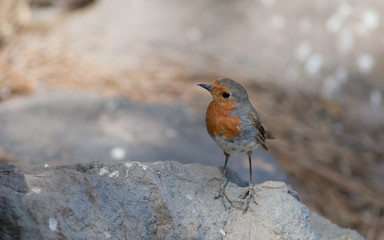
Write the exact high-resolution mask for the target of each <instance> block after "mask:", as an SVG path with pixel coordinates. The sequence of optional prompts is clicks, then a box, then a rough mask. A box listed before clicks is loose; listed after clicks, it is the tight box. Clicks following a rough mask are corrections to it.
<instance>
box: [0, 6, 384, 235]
mask: <svg viewBox="0 0 384 240" xmlns="http://www.w3.org/2000/svg"><path fill="white" fill-rule="evenodd" d="M383 12H384V2H383V1H381V0H365V1H363V0H356V1H348V0H323V1H316V0H306V1H304V0H294V1H282V0H245V1H235V0H227V1H219V0H210V1H203V0H196V1H176V0H164V1H140V0H0V72H1V74H0V101H1V102H3V103H2V104H4V103H6V102H9V101H12V100H13V99H18V98H23V97H26V96H29V95H31V94H37V95H39V94H45V93H49V92H55V91H64V90H65V91H74V90H76V91H77V90H79V91H84V92H91V93H93V94H96V95H100V96H106V97H112V96H124V97H125V98H127V99H129V100H132V101H135V102H140V103H146V104H154V103H156V104H167V105H182V106H184V107H185V108H188V109H190V111H194V112H197V113H198V114H200V115H201V116H203V115H204V112H205V109H206V107H207V105H208V103H209V101H210V100H211V97H210V96H209V94H208V93H207V92H206V91H204V90H202V89H201V88H199V87H197V86H196V84H197V83H209V82H212V81H213V80H214V79H216V78H218V77H230V78H232V79H235V80H237V81H239V82H241V83H242V84H243V85H245V87H246V88H247V89H248V93H249V95H250V100H251V102H252V103H253V105H254V106H255V108H256V109H257V110H258V111H259V113H260V115H261V116H262V119H263V122H264V124H265V125H266V127H267V128H268V129H270V130H271V131H273V132H275V133H276V134H277V135H278V136H279V139H278V140H276V141H273V142H272V141H271V142H270V143H269V147H270V152H269V154H270V155H271V156H273V157H274V158H275V159H276V161H277V162H278V164H279V166H280V167H281V168H282V169H283V170H284V172H285V173H287V175H288V177H289V179H290V183H291V185H292V186H293V189H294V190H295V191H297V192H298V194H299V196H300V199H301V201H303V202H304V203H305V204H306V205H307V206H308V207H309V208H310V209H311V210H312V211H315V212H317V213H319V214H321V215H323V216H325V217H327V218H329V219H331V220H332V221H333V222H334V223H336V224H338V225H340V226H342V227H348V228H352V229H356V230H357V231H359V233H361V234H362V235H364V236H365V237H366V238H368V239H377V240H378V239H384V103H383V92H384V81H383V79H382V78H383V76H384V68H383V66H384V65H383V61H384V24H383V23H384V15H383V14H382V13H383ZM198 127H199V128H205V126H204V125H200V126H198ZM0 128H1V126H0ZM204 130H205V129H204ZM169 134H170V135H172V134H174V133H173V132H169ZM205 137H206V138H207V139H208V138H209V137H208V135H206V136H205ZM208 140H210V139H208ZM204 141H205V140H204ZM3 148H4V147H3ZM3 148H1V146H0V157H2V158H7V157H8V156H7V150H6V149H3ZM186 154H188V153H186ZM117 155H119V151H118V150H117ZM214 155H216V152H215V154H214ZM217 155H218V154H217ZM218 158H220V161H218V162H217V165H220V164H222V160H223V159H222V156H221V155H218ZM176 160H180V161H182V159H176ZM245 164H246V163H245ZM247 177H248V176H244V177H243V178H244V179H247Z"/></svg>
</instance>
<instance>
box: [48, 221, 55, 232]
mask: <svg viewBox="0 0 384 240" xmlns="http://www.w3.org/2000/svg"><path fill="white" fill-rule="evenodd" d="M48 226H49V230H51V231H52V232H56V230H57V220H56V218H54V217H50V218H49V219H48Z"/></svg>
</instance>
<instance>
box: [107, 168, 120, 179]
mask: <svg viewBox="0 0 384 240" xmlns="http://www.w3.org/2000/svg"><path fill="white" fill-rule="evenodd" d="M118 176H119V171H117V170H116V171H113V172H111V173H110V174H108V177H110V178H111V177H118Z"/></svg>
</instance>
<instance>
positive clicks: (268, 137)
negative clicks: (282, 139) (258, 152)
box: [265, 130, 277, 139]
mask: <svg viewBox="0 0 384 240" xmlns="http://www.w3.org/2000/svg"><path fill="white" fill-rule="evenodd" d="M265 138H266V139H275V138H277V135H276V134H274V133H272V132H270V131H268V130H265Z"/></svg>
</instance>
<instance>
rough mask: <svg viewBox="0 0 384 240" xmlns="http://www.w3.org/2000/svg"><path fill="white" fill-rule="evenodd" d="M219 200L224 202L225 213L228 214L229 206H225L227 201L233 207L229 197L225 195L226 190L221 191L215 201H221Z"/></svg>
mask: <svg viewBox="0 0 384 240" xmlns="http://www.w3.org/2000/svg"><path fill="white" fill-rule="evenodd" d="M219 198H220V199H221V201H222V203H223V205H224V208H225V211H227V212H228V209H229V208H228V207H227V205H226V204H225V200H227V201H228V202H229V204H230V205H231V206H232V201H231V200H229V197H228V196H227V194H225V191H224V189H220V192H219V194H218V195H217V196H215V199H219Z"/></svg>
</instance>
